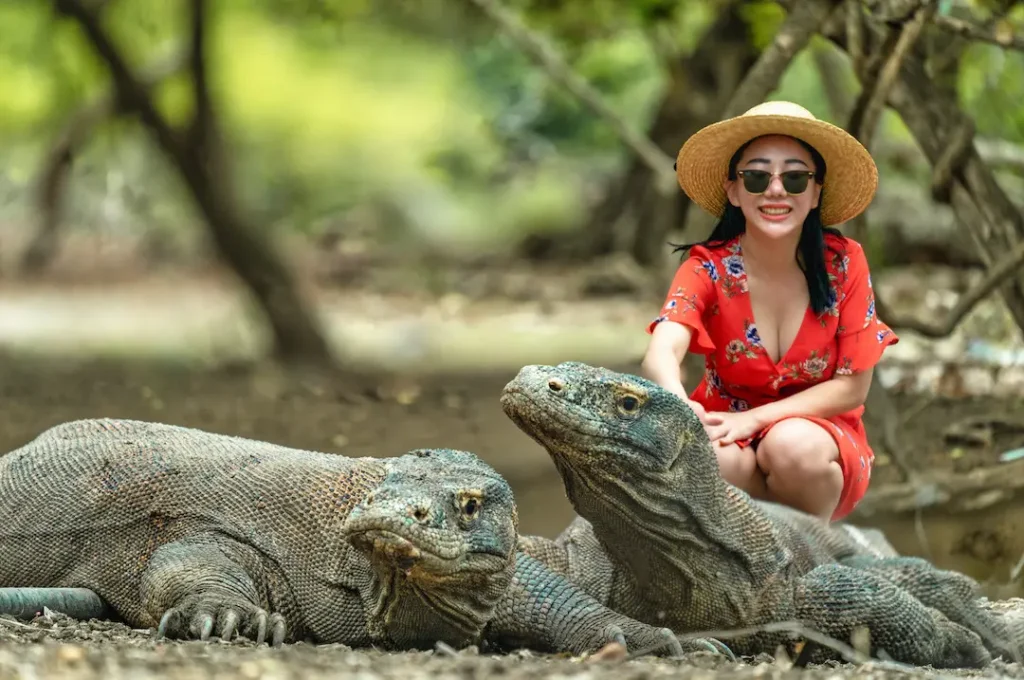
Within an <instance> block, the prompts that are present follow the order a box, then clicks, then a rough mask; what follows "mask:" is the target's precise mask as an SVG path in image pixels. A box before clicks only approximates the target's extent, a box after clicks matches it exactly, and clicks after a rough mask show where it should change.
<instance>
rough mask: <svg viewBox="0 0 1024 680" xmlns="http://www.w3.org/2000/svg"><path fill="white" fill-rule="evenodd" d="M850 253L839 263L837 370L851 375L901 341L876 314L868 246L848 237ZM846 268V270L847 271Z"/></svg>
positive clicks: (876, 361) (865, 367)
mask: <svg viewBox="0 0 1024 680" xmlns="http://www.w3.org/2000/svg"><path fill="white" fill-rule="evenodd" d="M845 247H846V255H845V256H844V257H843V258H842V261H841V263H840V264H839V276H838V277H837V279H836V280H837V282H839V283H840V285H841V291H840V296H839V329H838V334H837V335H838V338H837V339H838V363H837V365H836V373H838V374H839V375H851V374H853V373H857V372H859V371H866V370H868V369H870V368H872V367H873V366H874V365H875V364H877V363H878V360H879V359H881V358H882V352H884V351H885V348H886V347H888V346H889V345H894V344H896V343H897V342H899V338H897V337H896V334H895V333H893V331H892V329H891V328H889V327H888V326H887V325H886V324H885V323H883V322H882V320H881V319H879V318H878V316H877V315H876V314H875V292H874V289H873V288H872V286H871V272H870V270H869V269H868V260H867V257H866V256H865V255H864V249H863V248H862V247H861V246H860V244H858V243H856V242H855V241H851V240H847V241H846V244H845ZM843 270H845V272H844V271H843Z"/></svg>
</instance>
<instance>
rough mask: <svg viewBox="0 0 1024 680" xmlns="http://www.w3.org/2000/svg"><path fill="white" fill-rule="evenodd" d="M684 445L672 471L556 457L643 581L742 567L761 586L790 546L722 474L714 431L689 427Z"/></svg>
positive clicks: (606, 540) (578, 500)
mask: <svg viewBox="0 0 1024 680" xmlns="http://www.w3.org/2000/svg"><path fill="white" fill-rule="evenodd" d="M702 440H703V441H702ZM616 445H620V444H618V443H617V442H616ZM678 446H679V451H680V452H679V454H678V456H677V457H676V459H675V460H676V462H675V463H674V465H673V466H672V469H670V470H667V471H666V470H659V471H651V470H644V469H637V468H631V469H629V470H628V471H621V470H618V471H615V470H611V471H610V470H601V471H599V472H598V473H597V475H596V476H595V475H593V474H592V471H590V470H581V469H574V468H570V467H569V465H568V464H567V463H566V462H563V461H561V460H560V459H561V457H556V461H557V462H556V464H558V465H559V467H560V468H562V469H561V472H562V475H563V479H565V480H566V488H567V491H568V493H569V496H570V499H571V500H572V502H573V504H574V506H575V507H576V510H577V512H579V513H580V515H581V516H583V517H584V518H586V519H587V520H588V521H590V522H591V524H593V525H594V527H595V530H596V532H595V533H596V534H597V536H598V537H599V540H600V541H601V542H602V544H603V545H604V548H605V550H606V551H607V552H608V554H609V555H610V556H612V558H613V559H614V560H615V561H616V562H619V563H620V564H622V565H623V566H624V567H625V568H626V569H625V571H626V573H630V574H634V575H636V579H637V582H638V584H644V583H649V584H651V586H652V587H654V588H664V587H665V586H666V584H667V583H670V582H675V583H679V584H680V585H682V586H683V587H687V588H693V587H696V586H698V585H699V587H701V588H706V587H707V585H708V583H709V582H711V583H714V582H716V581H717V580H718V579H719V578H720V577H721V576H723V575H724V574H726V573H736V572H744V573H745V574H746V575H747V576H746V578H744V579H743V581H744V582H747V583H751V584H754V585H756V584H759V583H762V582H765V581H767V580H769V579H771V578H772V577H773V576H774V575H775V574H777V573H778V572H779V571H780V570H781V569H784V568H785V567H786V565H788V563H789V562H790V556H789V551H788V550H787V549H786V548H785V546H784V545H783V543H782V541H781V539H780V537H779V535H778V533H777V532H776V530H775V528H774V526H773V525H772V524H771V522H770V520H769V519H768V518H767V517H765V516H764V515H763V514H762V513H761V512H760V511H759V510H758V509H757V508H756V507H755V506H754V504H753V503H752V502H751V500H750V497H749V496H748V495H747V494H746V493H744V492H743V491H741V490H739V489H738V488H736V487H735V486H733V485H731V484H728V483H727V482H725V480H723V479H722V477H721V475H720V473H719V469H718V463H717V459H716V458H715V455H714V452H713V451H712V450H711V448H710V446H711V445H710V443H708V442H707V441H706V438H703V437H694V436H691V435H689V434H687V433H686V432H685V431H683V432H681V435H680V438H679V441H678ZM695 551H696V553H695ZM733 582H737V581H733Z"/></svg>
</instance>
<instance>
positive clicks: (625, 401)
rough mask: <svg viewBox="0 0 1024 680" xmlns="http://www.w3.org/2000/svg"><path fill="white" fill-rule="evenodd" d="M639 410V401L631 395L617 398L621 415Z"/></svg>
mask: <svg viewBox="0 0 1024 680" xmlns="http://www.w3.org/2000/svg"><path fill="white" fill-rule="evenodd" d="M638 408H640V399H638V398H637V397H636V396H634V395H632V394H624V395H622V396H621V397H619V409H621V410H622V412H623V413H635V412H636V410H637V409H638Z"/></svg>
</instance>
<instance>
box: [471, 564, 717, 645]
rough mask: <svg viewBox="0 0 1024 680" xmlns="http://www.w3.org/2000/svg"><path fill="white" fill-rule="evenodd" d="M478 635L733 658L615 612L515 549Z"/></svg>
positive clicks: (501, 641) (498, 640)
mask: <svg viewBox="0 0 1024 680" xmlns="http://www.w3.org/2000/svg"><path fill="white" fill-rule="evenodd" d="M484 638H485V639H486V640H487V641H488V642H490V643H491V644H493V645H494V646H496V647H500V648H504V649H511V648H515V647H520V646H525V647H529V648H531V649H541V650H548V651H558V650H567V651H570V652H572V653H574V654H582V653H585V652H589V651H593V650H595V649H599V648H600V647H602V646H604V644H606V643H608V642H613V641H614V642H619V643H620V644H622V645H623V646H624V647H626V649H627V650H629V651H630V652H631V653H632V654H634V655H643V654H648V653H654V652H660V653H661V654H665V653H668V654H669V655H672V656H681V655H682V654H683V653H688V652H699V651H704V652H707V651H710V652H713V653H716V654H724V655H726V656H728V657H730V658H733V659H735V657H734V656H733V654H732V651H731V650H730V649H729V648H728V647H727V646H725V645H724V644H723V643H721V642H719V641H718V640H714V639H709V638H694V639H688V640H684V641H682V642H680V640H679V639H678V638H676V636H675V634H674V633H673V632H672V631H671V630H669V629H668V628H656V627H654V626H650V625H648V624H645V623H641V622H639V621H636V620H634V619H631V618H629V617H628V616H625V615H623V614H620V613H618V612H616V611H614V610H612V609H609V608H608V607H605V606H604V605H603V604H601V603H600V602H598V601H597V600H596V599H594V598H593V597H591V596H589V595H587V594H586V593H585V592H583V591H582V590H580V589H579V587H578V586H577V585H576V584H575V583H573V582H571V581H569V580H568V579H567V578H565V577H564V576H562V575H560V574H557V573H555V572H554V571H551V570H550V569H548V568H547V567H546V566H545V565H544V564H543V563H541V562H540V561H538V560H536V559H534V558H533V557H530V556H529V555H527V554H525V553H523V552H521V551H520V552H519V553H517V555H516V569H515V576H514V577H513V579H512V583H511V584H510V585H509V589H508V591H507V592H506V594H505V596H504V597H503V598H502V599H501V601H500V603H499V604H498V607H497V609H496V610H495V612H494V617H493V618H492V619H491V621H490V623H489V624H488V626H487V629H486V632H485V635H484Z"/></svg>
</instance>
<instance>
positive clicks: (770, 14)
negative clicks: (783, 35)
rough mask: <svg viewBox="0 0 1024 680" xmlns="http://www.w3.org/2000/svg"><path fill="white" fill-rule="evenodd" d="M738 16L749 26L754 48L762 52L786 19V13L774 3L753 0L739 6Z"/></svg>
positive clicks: (765, 0) (767, 0)
mask: <svg viewBox="0 0 1024 680" xmlns="http://www.w3.org/2000/svg"><path fill="white" fill-rule="evenodd" d="M740 16H741V17H743V20H744V21H745V22H747V24H748V25H749V26H750V29H751V35H752V36H753V39H754V46H755V47H757V49H759V50H763V49H764V48H765V47H767V46H768V45H770V44H771V42H772V40H773V39H774V38H775V34H776V33H777V32H778V30H779V27H780V26H782V22H783V21H785V19H786V11H785V10H784V9H782V7H781V6H780V5H779V4H778V3H776V2H771V1H770V0H753V1H752V2H745V3H743V4H742V5H741V6H740Z"/></svg>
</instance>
